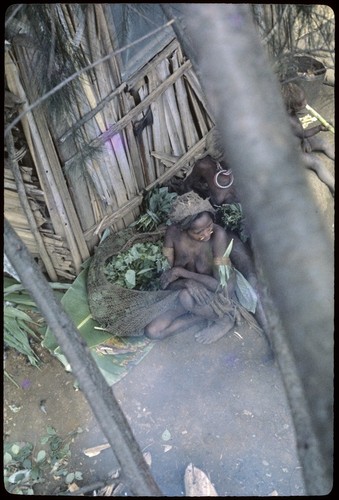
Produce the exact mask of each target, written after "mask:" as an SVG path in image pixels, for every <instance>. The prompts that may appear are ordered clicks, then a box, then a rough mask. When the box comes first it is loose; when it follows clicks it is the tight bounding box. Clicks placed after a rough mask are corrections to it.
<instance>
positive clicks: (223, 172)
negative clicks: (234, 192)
mask: <svg viewBox="0 0 339 500" xmlns="http://www.w3.org/2000/svg"><path fill="white" fill-rule="evenodd" d="M220 174H223V175H230V177H231V180H230V182H229V184H227V185H226V186H223V185H222V184H219V182H218V176H219V175H220ZM233 181H234V177H233V174H232V171H231V170H220V171H219V172H217V173H216V174H215V176H214V182H215V185H216V186H218V188H221V189H227V188H229V187H231V186H232V184H233Z"/></svg>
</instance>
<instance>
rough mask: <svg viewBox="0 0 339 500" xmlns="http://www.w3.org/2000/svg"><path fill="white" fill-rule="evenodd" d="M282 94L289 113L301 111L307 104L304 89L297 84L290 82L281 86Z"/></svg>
mask: <svg viewBox="0 0 339 500" xmlns="http://www.w3.org/2000/svg"><path fill="white" fill-rule="evenodd" d="M281 93H282V96H283V99H284V102H285V106H286V108H287V111H288V112H291V111H294V112H296V111H301V110H302V109H304V107H305V106H306V104H307V100H306V94H305V92H304V89H302V88H301V87H299V85H297V84H296V83H293V82H288V83H284V84H283V85H282V86H281Z"/></svg>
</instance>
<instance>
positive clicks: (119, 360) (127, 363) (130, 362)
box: [42, 266, 154, 385]
mask: <svg viewBox="0 0 339 500" xmlns="http://www.w3.org/2000/svg"><path fill="white" fill-rule="evenodd" d="M87 273H88V266H87V267H86V268H85V269H84V270H83V271H81V272H80V274H79V275H78V277H77V278H76V279H75V280H74V282H73V283H72V285H71V287H70V288H69V289H68V290H67V292H66V293H65V294H64V296H63V297H62V299H61V303H62V305H63V307H64V309H65V311H66V312H67V314H68V315H69V317H70V318H71V319H72V320H73V322H74V324H75V326H76V327H77V329H78V332H79V334H80V335H81V337H82V338H83V339H84V341H85V342H86V344H87V346H88V347H89V349H90V352H91V355H92V356H93V358H94V360H95V362H96V364H97V366H98V368H99V370H100V371H101V373H102V374H103V376H104V377H105V379H106V381H107V383H108V384H109V385H113V384H115V383H116V382H118V381H119V380H120V379H121V378H123V377H124V376H125V375H126V374H127V373H128V371H129V370H130V369H131V368H132V366H134V365H136V364H137V363H139V362H140V361H141V360H142V359H143V357H144V356H146V354H148V352H149V351H150V350H151V349H152V347H153V345H154V343H153V342H151V341H150V340H149V339H147V338H146V337H129V338H121V337H115V336H114V335H112V334H111V333H109V332H106V331H105V330H103V329H102V328H100V325H99V324H98V323H97V322H96V321H95V320H94V319H93V318H92V316H91V312H90V310H89V305H88V297H87V286H86V284H87ZM42 345H43V347H46V348H47V349H48V350H49V351H50V352H51V353H52V354H53V355H54V356H56V357H57V358H58V359H59V360H60V361H61V363H62V364H63V365H64V366H65V369H66V370H67V371H71V366H70V364H69V362H68V361H67V359H66V357H65V355H64V354H63V352H62V350H61V348H60V346H59V345H58V343H57V341H56V339H55V337H54V335H53V333H52V331H51V330H50V328H47V330H46V334H45V338H44V340H43V341H42Z"/></svg>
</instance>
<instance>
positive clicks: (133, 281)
mask: <svg viewBox="0 0 339 500" xmlns="http://www.w3.org/2000/svg"><path fill="white" fill-rule="evenodd" d="M168 268H169V264H168V261H167V259H166V257H164V256H163V254H162V243H157V244H155V243H149V242H146V243H136V244H135V245H133V246H132V247H131V248H130V249H129V250H126V251H125V252H122V253H120V254H119V255H116V256H114V257H113V258H112V259H110V260H108V261H107V263H106V266H105V274H106V276H107V279H108V280H109V281H111V282H112V283H114V284H115V285H118V286H121V287H123V288H129V289H136V290H142V291H150V290H159V289H160V283H159V278H160V275H161V273H162V272H163V271H165V270H166V269H168Z"/></svg>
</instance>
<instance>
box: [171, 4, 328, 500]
mask: <svg viewBox="0 0 339 500" xmlns="http://www.w3.org/2000/svg"><path fill="white" fill-rule="evenodd" d="M164 10H165V11H166V12H167V13H168V14H169V16H170V17H174V18H175V23H174V25H173V27H174V30H175V32H176V34H177V36H178V39H179V41H181V40H185V45H184V48H185V50H186V56H187V57H189V58H190V60H191V61H192V64H193V66H194V69H195V71H196V73H197V75H198V77H199V79H200V83H201V85H202V87H203V89H204V91H205V95H206V96H207V100H208V102H209V104H210V107H211V108H212V111H213V113H214V117H215V119H216V124H217V126H218V130H219V132H220V134H221V137H222V141H223V145H224V149H225V151H226V152H227V158H228V160H229V161H230V164H231V165H232V169H233V172H234V176H235V184H236V188H237V190H238V192H239V195H240V198H241V200H242V205H243V210H244V215H245V217H246V220H247V221H248V227H250V228H251V237H252V240H253V243H254V247H255V249H256V250H257V252H258V253H259V254H260V260H261V262H262V266H263V272H264V275H265V279H266V280H267V283H268V286H269V290H270V293H271V296H272V298H273V300H274V303H275V305H276V307H277V311H278V314H279V316H280V318H281V323H282V328H283V330H282V329H275V330H274V329H273V328H272V331H273V330H274V331H275V332H276V333H275V334H276V335H280V339H281V335H283V336H284V338H283V339H281V340H283V343H284V345H286V346H287V357H288V360H287V362H288V363H289V368H290V373H293V377H285V378H284V381H285V386H286V392H287V395H288V397H289V401H290V405H291V407H292V408H291V409H292V415H293V416H294V424H295V428H296V433H297V441H298V451H299V456H300V459H301V462H302V465H303V471H304V477H305V482H306V488H307V490H308V493H309V494H310V495H316V494H326V493H328V491H329V490H330V489H331V485H332V481H333V477H332V467H333V465H332V461H333V426H332V422H333V274H334V273H333V246H332V241H331V238H330V236H329V232H328V231H327V230H326V224H325V223H324V221H323V220H322V219H321V216H320V215H319V213H317V211H316V208H315V205H314V201H313V198H312V194H311V192H310V188H309V187H308V185H307V180H306V174H305V169H304V167H303V166H302V163H301V159H300V158H299V156H298V154H297V152H296V150H295V149H294V146H293V137H292V132H291V130H290V128H289V124H288V121H287V116H286V112H285V109H284V106H283V102H282V98H281V94H280V89H279V85H278V82H277V80H276V78H275V76H274V74H273V71H272V69H271V66H270V63H269V61H268V59H267V56H266V54H265V52H264V50H263V48H262V45H261V42H260V39H259V35H258V33H257V30H256V28H255V26H254V24H253V19H252V15H251V12H250V7H249V5H248V4H243V5H242V4H165V6H164ZM188 40H189V43H188ZM310 214H311V216H310ZM279 332H280V333H279ZM277 344H279V342H278V343H277ZM280 351H284V349H280ZM276 356H277V358H278V362H279V364H280V365H281V364H283V363H284V361H285V359H287V358H286V357H284V354H283V352H279V349H277V352H276ZM282 375H283V377H284V374H283V373H282ZM294 387H298V391H297V392H298V393H300V392H303V393H304V395H305V405H306V409H305V408H303V412H301V413H299V412H298V407H297V406H296V405H297V404H298V403H297V402H298V401H299V402H300V398H298V396H296V395H295V394H294ZM305 410H306V411H305ZM302 413H303V414H309V415H310V425H309V427H308V429H307V431H308V432H306V433H305V432H304V430H303V428H302V427H303V424H304V422H303V419H302V418H299V417H300V415H301V414H302ZM298 416H299V417H298ZM306 425H308V424H307V423H306ZM298 435H299V436H300V439H298ZM313 438H315V439H313ZM314 442H316V443H317V444H318V445H319V451H318V450H317V449H316V448H317V447H314V445H313V443H314Z"/></svg>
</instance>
